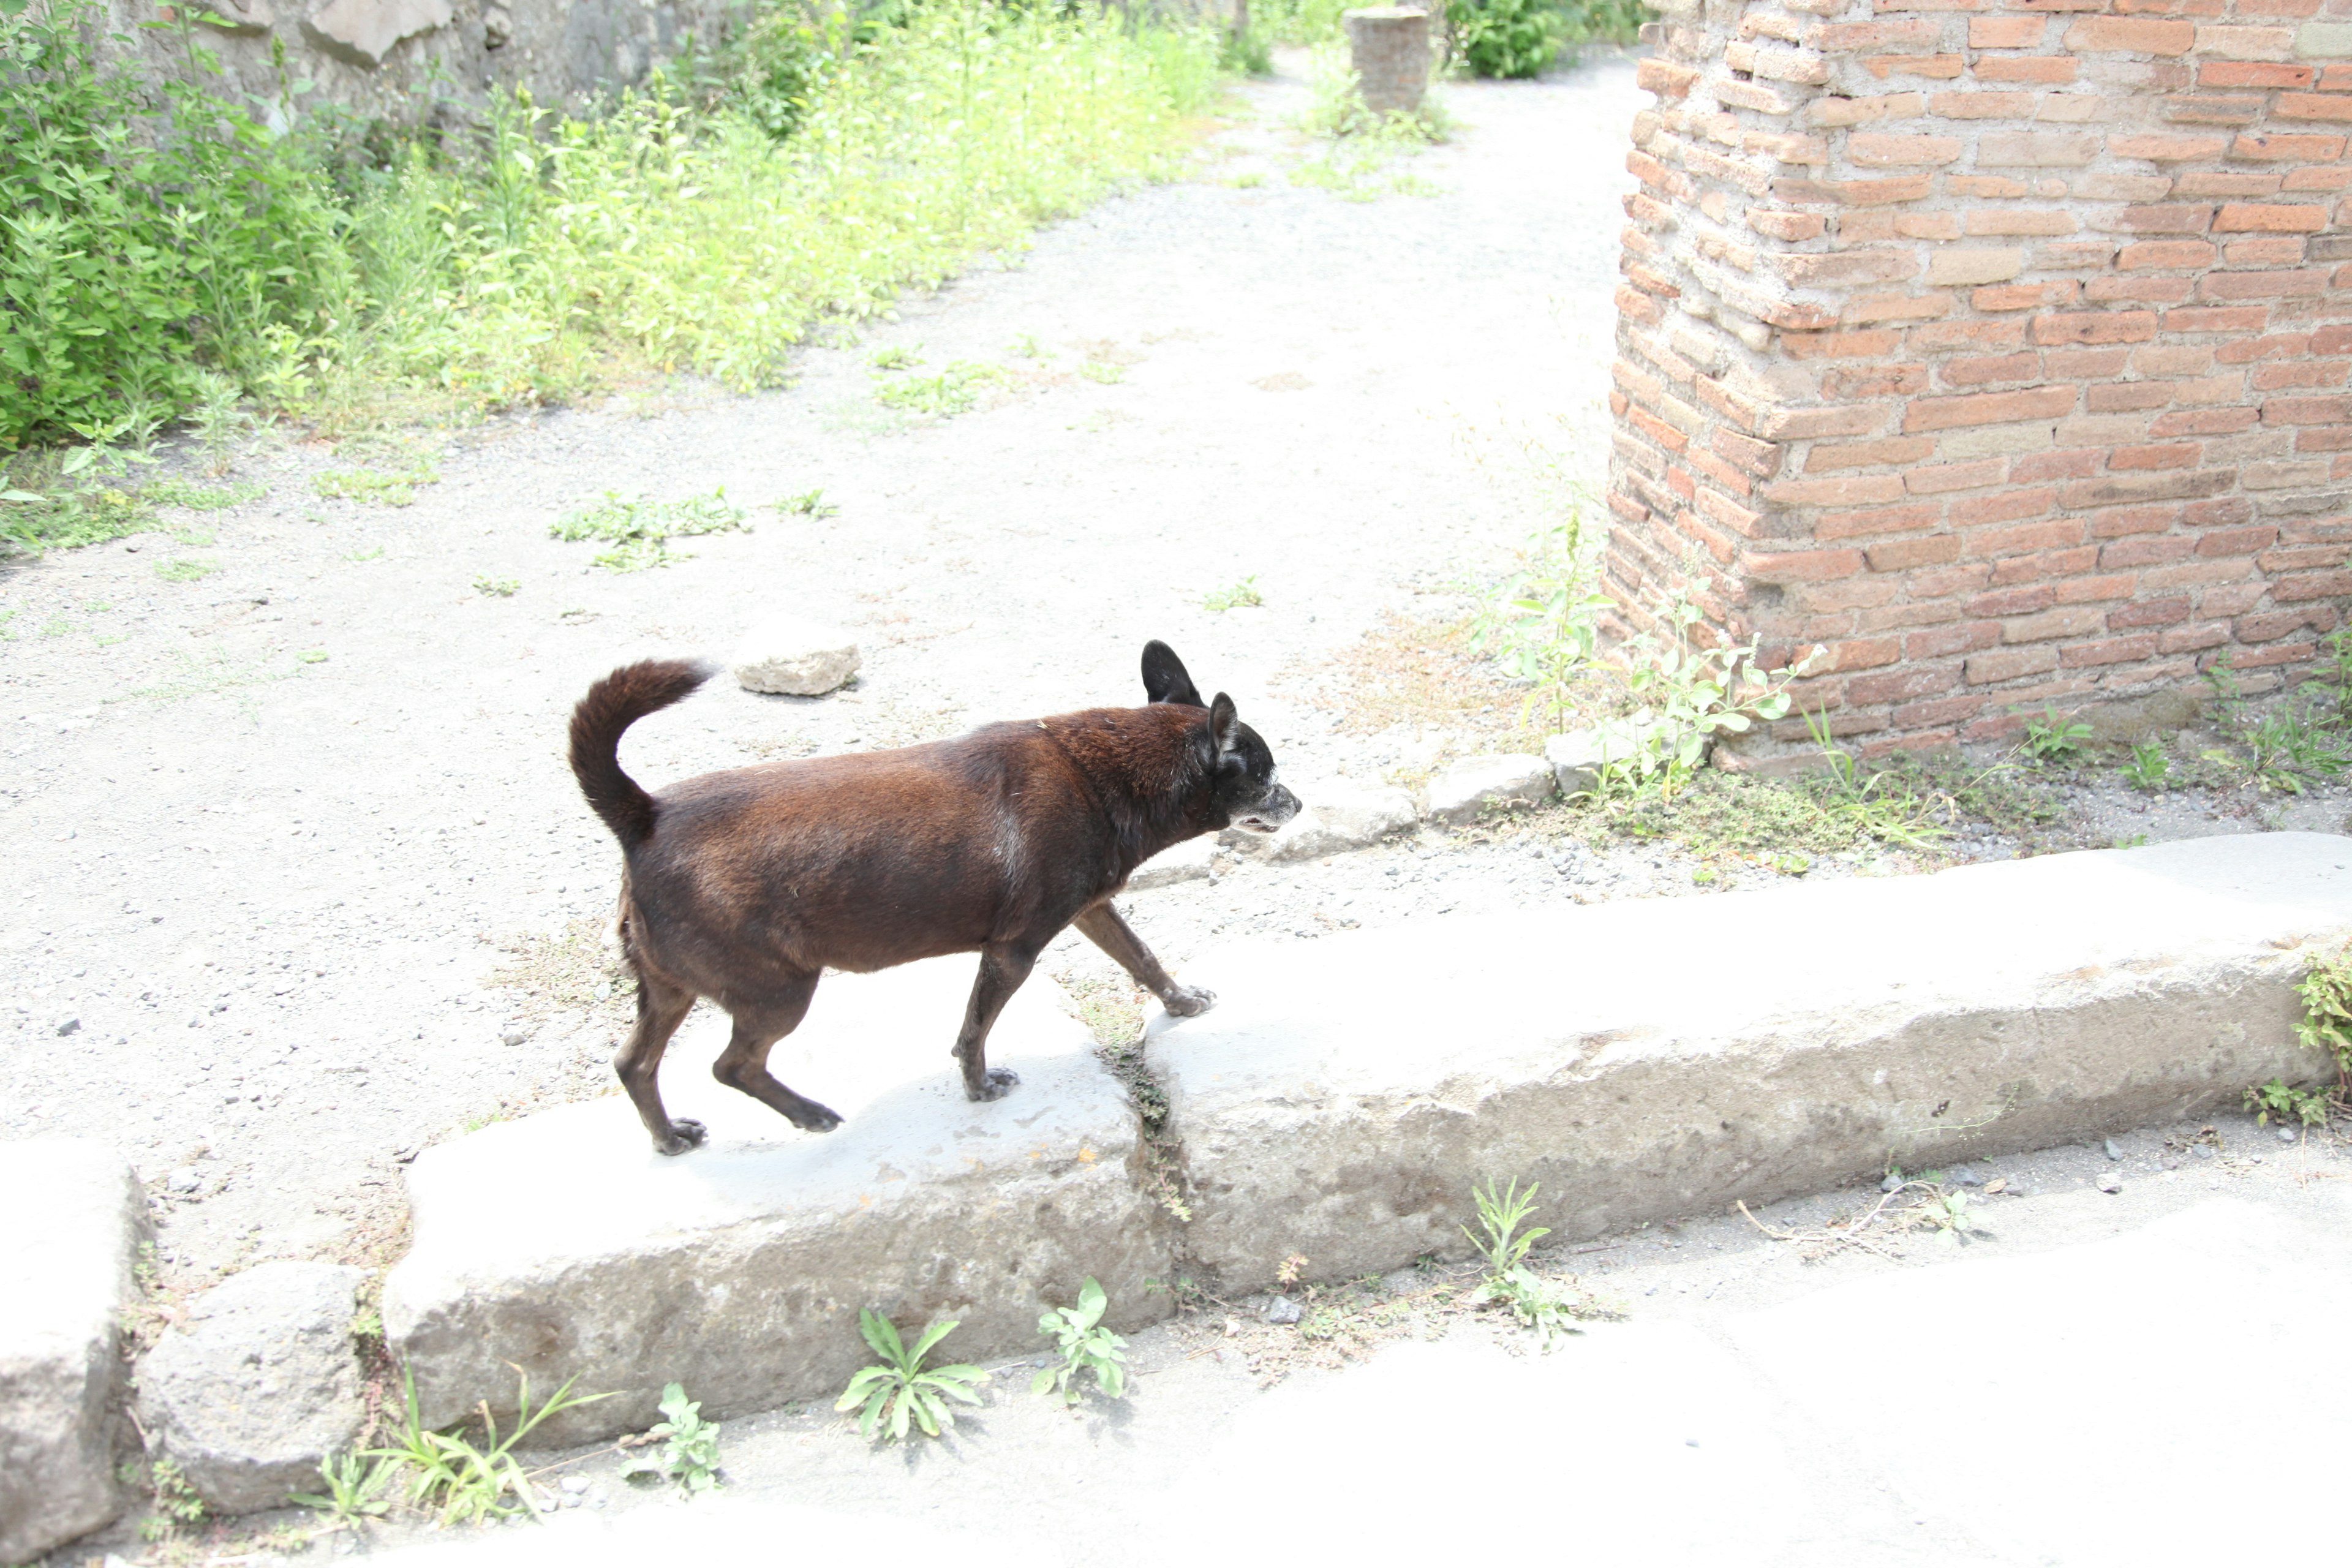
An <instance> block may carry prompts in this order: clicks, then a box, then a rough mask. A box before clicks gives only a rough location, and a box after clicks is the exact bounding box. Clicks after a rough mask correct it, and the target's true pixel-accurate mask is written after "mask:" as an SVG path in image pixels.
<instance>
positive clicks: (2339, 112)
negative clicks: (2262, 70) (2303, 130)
mask: <svg viewBox="0 0 2352 1568" xmlns="http://www.w3.org/2000/svg"><path fill="white" fill-rule="evenodd" d="M2271 112H2272V113H2273V114H2275V115H2277V116H2278V117H2279V118H2280V119H2281V120H2334V121H2346V120H2352V98H2335V97H2330V96H2329V95H2327V94H2326V93H2315V92H2283V93H2280V94H2279V98H2278V103H2277V106H2276V107H2275V108H2273V110H2271Z"/></svg>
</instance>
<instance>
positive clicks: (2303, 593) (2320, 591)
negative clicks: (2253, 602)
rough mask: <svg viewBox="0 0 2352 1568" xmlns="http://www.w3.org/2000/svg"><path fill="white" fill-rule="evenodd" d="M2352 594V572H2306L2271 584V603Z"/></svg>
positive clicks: (2276, 580) (2295, 601) (2279, 579)
mask: <svg viewBox="0 0 2352 1568" xmlns="http://www.w3.org/2000/svg"><path fill="white" fill-rule="evenodd" d="M2347 594H2352V572H2304V573H2298V574H2294V575H2293V576H2288V577H2280V578H2277V579H2275V580H2273V582H2272V584H2271V603H2273V604H2274V605H2294V604H2301V603H2302V602H2303V601H2305V600H2306V599H2334V598H2340V597H2342V596H2344V595H2347Z"/></svg>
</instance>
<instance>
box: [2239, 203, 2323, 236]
mask: <svg viewBox="0 0 2352 1568" xmlns="http://www.w3.org/2000/svg"><path fill="white" fill-rule="evenodd" d="M2326 226H2327V209H2326V207H2305V206H2262V205H2255V204H2252V203H2248V202H2225V203H2224V204H2222V206H2221V211H2220V212H2219V213H2217V214H2215V215H2214V218H2213V232H2214V233H2215V234H2247V233H2262V234H2317V233H2318V232H2319V231H2320V230H2321V229H2323V228H2326Z"/></svg>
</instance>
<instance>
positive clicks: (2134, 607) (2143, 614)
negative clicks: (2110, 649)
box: [2107, 594, 2189, 631]
mask: <svg viewBox="0 0 2352 1568" xmlns="http://www.w3.org/2000/svg"><path fill="white" fill-rule="evenodd" d="M2188 618H2189V597H2188V595H2185V594H2176V595H2173V596H2172V597H2170V598H2168V599H2135V600H2134V601H2132V603H2130V604H2128V605H2116V607H2115V608H2114V609H2112V610H2109V611H2108V612H2107V625H2108V626H2109V627H2110V628H2111V629H2114V630H2116V631H2121V630H2124V629H2125V628H2126V627H2130V626H2178V625H2179V624H2180V623H2181V622H2182V621H2185V620H2187V619H2188Z"/></svg>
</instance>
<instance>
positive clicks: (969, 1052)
mask: <svg viewBox="0 0 2352 1568" xmlns="http://www.w3.org/2000/svg"><path fill="white" fill-rule="evenodd" d="M1037 952H1038V950H1037V949H1036V948H1034V947H1031V946H1028V945H1026V944H1025V943H1024V944H1019V945H1016V944H1014V943H1012V942H992V943H991V944H990V945H988V946H987V947H983V948H982V949H981V950H980V975H979V978H977V979H975V980H974V981H973V982H972V983H971V1004H970V1005H967V1006H966V1007H965V1008H964V1012H963V1028H962V1030H961V1032H960V1033H959V1034H958V1035H957V1036H956V1043H955V1058H956V1060H957V1061H959V1062H961V1063H962V1064H963V1097H964V1098H965V1099H966V1100H1002V1099H1003V1098H1004V1096H1005V1094H1006V1093H1007V1092H1008V1091H1009V1090H1010V1089H1012V1088H1013V1085H1014V1084H1016V1083H1019V1082H1020V1081H1021V1075H1020V1074H1018V1073H1016V1072H1013V1071H1011V1070H1009V1069H1007V1068H992V1067H990V1066H989V1065H988V1031H989V1030H991V1029H992V1028H994V1027H995V1026H996V1016H997V1015H998V1014H999V1013H1002V1012H1003V1011H1004V1005H1005V1004H1006V1003H1007V1002H1010V1001H1012V1000H1013V993H1014V992H1015V991H1018V990H1020V989H1021V983H1022V982H1023V981H1024V980H1026V979H1028V978H1029V971H1030V970H1031V969H1033V968H1034V967H1035V965H1036V963H1037Z"/></svg>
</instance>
